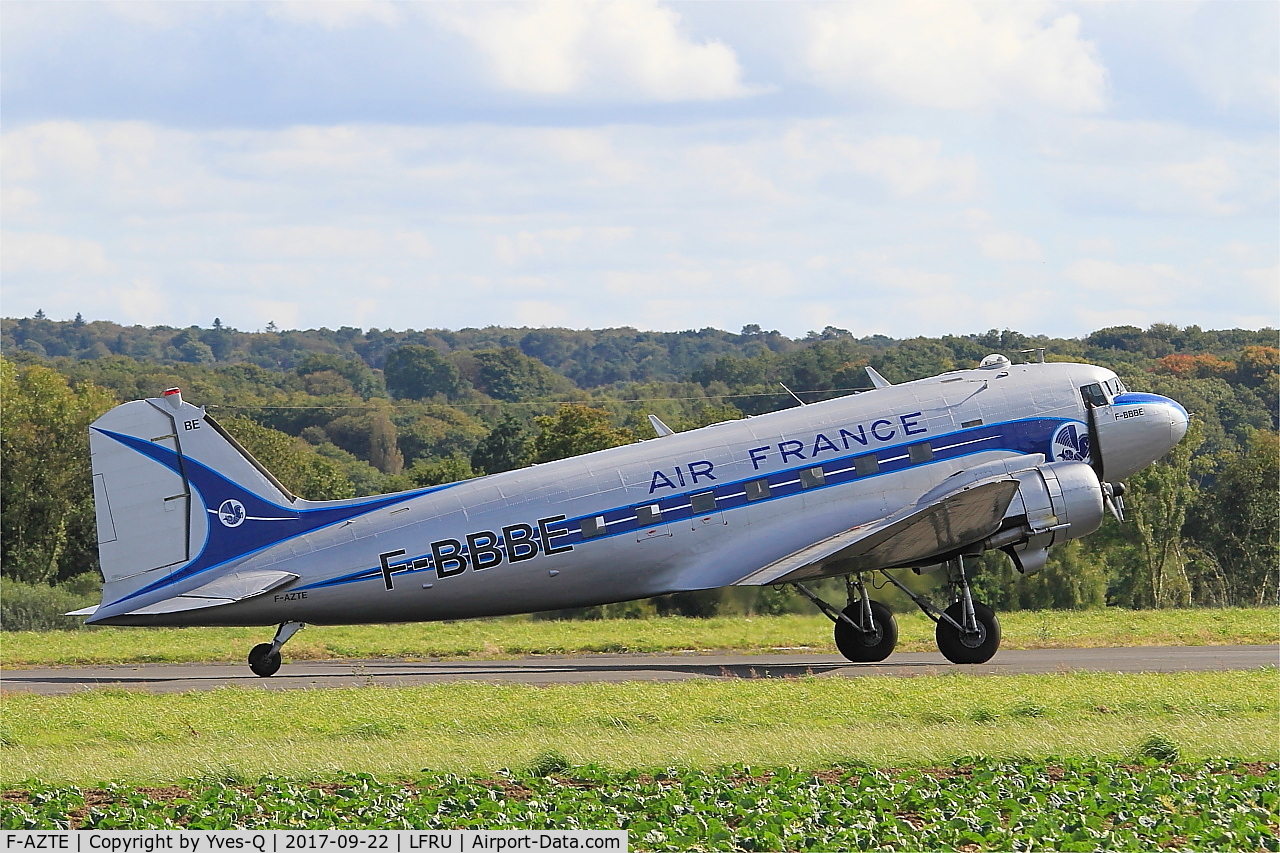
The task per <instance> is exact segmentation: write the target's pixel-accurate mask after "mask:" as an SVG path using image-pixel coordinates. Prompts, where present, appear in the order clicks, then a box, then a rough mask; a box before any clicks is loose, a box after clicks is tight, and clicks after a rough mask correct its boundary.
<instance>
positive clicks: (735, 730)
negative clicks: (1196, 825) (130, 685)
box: [0, 668, 1280, 785]
mask: <svg viewBox="0 0 1280 853" xmlns="http://www.w3.org/2000/svg"><path fill="white" fill-rule="evenodd" d="M3 712H4V713H3V718H4V729H3V733H2V734H0V744H3V746H2V747H0V755H2V757H3V762H2V763H0V784H4V785H14V784H17V783H20V782H22V781H23V780H31V779H39V780H42V781H45V782H68V783H76V784H96V783H101V782H103V781H106V780H108V779H121V780H126V781H129V782H134V783H148V784H166V783H169V782H172V781H173V780H175V779H180V778H184V777H193V776H197V777H198V776H203V777H207V778H218V779H220V778H225V777H232V778H238V779H253V778H257V777H258V776H259V775H261V774H264V773H274V774H283V775H286V776H293V777H298V778H325V777H327V776H331V775H333V774H340V773H344V772H367V773H372V774H375V775H376V776H378V777H380V778H392V777H403V776H406V775H411V774H414V773H418V772H421V771H423V770H424V769H429V770H432V771H448V772H456V773H493V772H496V771H498V770H500V769H502V768H516V767H522V766H526V765H528V764H530V763H532V762H534V761H535V760H536V759H537V757H538V756H539V755H541V754H544V753H549V752H551V753H557V754H560V755H563V756H564V757H565V759H566V760H567V761H569V762H571V763H573V764H575V765H585V764H596V765H600V766H602V767H606V768H611V769H614V770H626V769H629V768H645V767H650V768H651V767H666V766H680V767H690V768H713V767H720V766H724V765H731V764H736V763H745V764H758V765H764V766H782V765H795V766H799V767H818V766H822V765H829V764H832V763H839V762H848V761H859V762H867V763H870V764H873V765H877V766H887V765H903V764H905V765H916V766H920V765H927V764H938V763H945V762H948V761H951V760H953V759H955V758H957V757H960V756H966V755H984V756H987V757H992V758H1043V757H1049V756H1080V757H1084V756H1111V757H1122V756H1126V755H1132V754H1133V752H1134V750H1135V749H1136V748H1137V745H1138V744H1139V743H1140V742H1142V741H1143V740H1144V739H1145V738H1147V737H1148V736H1150V735H1156V736H1158V738H1163V739H1165V740H1166V741H1168V742H1169V743H1171V744H1172V745H1173V747H1175V748H1176V750H1177V751H1178V752H1179V753H1180V754H1181V755H1182V756H1183V757H1189V758H1197V759H1199V758H1212V757H1223V756H1227V757H1232V758H1236V759H1242V760H1253V761H1275V760H1277V758H1280V744H1278V743H1277V729H1278V726H1277V719H1278V718H1280V670H1277V669H1275V668H1268V669H1265V670H1258V671H1251V672H1223V673H1165V674H1144V675H1117V674H1109V673H1073V674H1066V675H1018V676H998V677H997V676H989V677H978V676H967V675H947V676H937V677H923V678H910V679H843V678H815V677H804V678H796V679H768V680H765V679H761V680H759V681H756V680H750V679H745V680H738V681H715V682H709V681H708V682H703V681H699V682H681V683H670V684H667V683H645V682H631V683H622V684H579V685H562V686H555V687H542V688H538V687H528V686H523V685H491V684H474V683H452V684H439V685H432V686H429V687H416V688H381V687H373V688H359V689H351V690H315V691H310V690H305V691H279V692H277V691H266V690H261V689H246V688H224V689H220V690H215V691H210V692H193V693H184V694H169V695H156V694H149V693H141V692H133V691H123V690H93V691H86V692H84V693H79V694H74V695H69V696H52V697H46V696H35V695H30V694H24V693H10V694H6V695H5V696H4V698H3Z"/></svg>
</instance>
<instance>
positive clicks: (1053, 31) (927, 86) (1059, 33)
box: [804, 0, 1107, 112]
mask: <svg viewBox="0 0 1280 853" xmlns="http://www.w3.org/2000/svg"><path fill="white" fill-rule="evenodd" d="M1049 12H1050V7H1048V6H1045V5H1043V4H1039V3H972V2H959V0H946V1H945V2H927V1H926V0H918V2H911V3H900V2H860V3H840V4H834V5H829V6H819V7H816V8H815V7H808V12H807V18H808V24H809V41H808V45H807V50H806V52H805V55H804V62H805V64H806V66H807V68H808V70H809V72H810V73H811V74H812V76H813V79H814V80H815V81H816V82H818V83H819V84H820V85H823V86H825V87H827V88H830V89H834V90H839V91H852V92H862V93H869V94H873V95H878V96H880V97H883V98H886V99H889V100H894V101H905V102H907V103H910V104H915V105H921V106H927V107H939V108H943V109H973V108H975V107H987V106H1017V105H1025V104H1037V105H1042V106H1046V107H1050V108H1053V109H1058V110H1064V111H1068V112H1081V111H1095V110H1100V109H1102V108H1103V106H1104V105H1105V103H1106V81H1107V73H1106V69H1105V68H1104V67H1103V65H1102V63H1101V60H1100V59H1099V57H1098V51H1097V49H1096V47H1095V46H1094V45H1093V43H1091V42H1089V41H1087V40H1084V39H1082V38H1081V37H1080V19H1079V18H1078V17H1077V16H1075V15H1061V16H1059V17H1056V18H1052V19H1049Z"/></svg>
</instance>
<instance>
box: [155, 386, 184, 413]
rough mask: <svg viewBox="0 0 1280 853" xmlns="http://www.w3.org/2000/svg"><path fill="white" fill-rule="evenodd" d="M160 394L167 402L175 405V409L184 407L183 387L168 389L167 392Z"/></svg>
mask: <svg viewBox="0 0 1280 853" xmlns="http://www.w3.org/2000/svg"><path fill="white" fill-rule="evenodd" d="M160 396H161V397H163V398H164V401H165V402H166V403H168V404H169V405H170V406H173V407H174V408H175V409H181V408H182V389H181V388H169V389H166V390H165V392H164V393H163V394H161V395H160Z"/></svg>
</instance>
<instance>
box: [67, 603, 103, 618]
mask: <svg viewBox="0 0 1280 853" xmlns="http://www.w3.org/2000/svg"><path fill="white" fill-rule="evenodd" d="M97 612H98V605H96V604H90V605H89V606H88V607H81V608H80V609H79V610H72V611H71V612H70V613H63V614H62V615H63V616H92V615H93V614H95V613H97Z"/></svg>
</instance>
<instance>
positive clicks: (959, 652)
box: [934, 601, 1000, 663]
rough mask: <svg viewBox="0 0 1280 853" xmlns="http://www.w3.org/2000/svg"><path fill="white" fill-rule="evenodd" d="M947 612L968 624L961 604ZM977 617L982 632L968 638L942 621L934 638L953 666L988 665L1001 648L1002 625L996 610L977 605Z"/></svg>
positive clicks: (974, 606)
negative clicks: (956, 664)
mask: <svg viewBox="0 0 1280 853" xmlns="http://www.w3.org/2000/svg"><path fill="white" fill-rule="evenodd" d="M946 613H947V615H948V616H950V617H951V618H952V619H954V620H956V622H959V623H960V624H962V625H963V624H964V604H963V603H962V602H959V601H957V602H956V603H955V604H953V605H951V606H950V607H948V608H947V610H946ZM973 615H974V616H975V617H976V618H977V621H978V630H977V631H976V632H974V633H973V634H971V635H968V636H966V635H965V634H963V633H961V632H960V631H959V630H957V629H956V628H955V626H953V625H952V624H951V623H949V622H947V621H946V620H939V621H938V627H937V629H936V631H935V634H934V636H935V637H936V638H937V640H938V651H940V652H942V656H943V657H945V658H946V659H947V660H949V661H951V662H952V663H986V662H987V661H989V660H991V657H992V655H994V654H995V653H996V649H998V648H1000V622H999V620H997V619H996V614H995V611H994V610H992V609H991V608H990V607H988V606H987V605H985V604H979V603H978V602H976V601H975V602H974V603H973Z"/></svg>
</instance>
